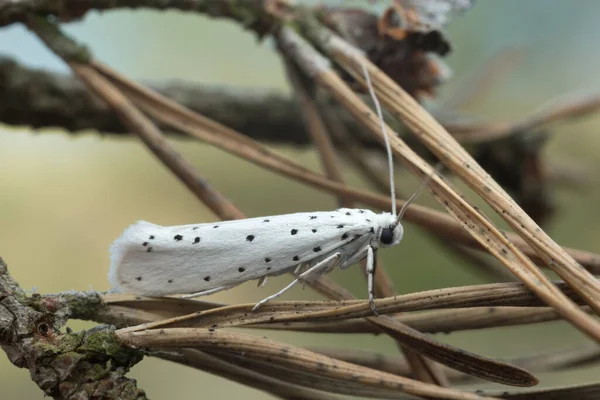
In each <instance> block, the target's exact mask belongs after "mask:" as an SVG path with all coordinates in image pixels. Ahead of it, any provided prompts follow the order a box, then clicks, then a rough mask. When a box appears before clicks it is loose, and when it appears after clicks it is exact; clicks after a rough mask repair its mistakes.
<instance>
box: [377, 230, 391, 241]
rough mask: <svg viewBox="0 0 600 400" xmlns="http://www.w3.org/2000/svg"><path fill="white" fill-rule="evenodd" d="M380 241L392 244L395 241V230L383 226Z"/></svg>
mask: <svg viewBox="0 0 600 400" xmlns="http://www.w3.org/2000/svg"><path fill="white" fill-rule="evenodd" d="M379 241H380V242H381V243H383V244H392V243H393V242H394V230H393V229H392V228H383V230H382V231H381V237H380V238H379Z"/></svg>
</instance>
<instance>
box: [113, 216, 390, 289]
mask: <svg viewBox="0 0 600 400" xmlns="http://www.w3.org/2000/svg"><path fill="white" fill-rule="evenodd" d="M391 223H393V217H392V216H391V214H385V213H384V214H375V213H373V212H372V211H369V210H359V209H339V210H336V211H328V212H313V213H295V214H287V215H276V216H269V217H260V218H250V219H244V220H235V221H227V222H216V223H209V224H206V223H205V224H194V225H181V226H171V227H163V226H159V225H154V224H151V223H148V222H145V221H140V222H138V223H136V224H134V225H132V226H131V227H129V228H128V229H127V230H126V231H125V232H124V233H123V235H122V236H121V237H120V238H118V239H117V240H116V241H115V242H114V243H113V245H112V246H111V270H110V274H109V277H110V281H111V284H112V286H113V287H114V288H116V289H120V290H124V291H132V292H134V293H137V294H140V295H148V296H161V295H169V294H186V293H198V292H203V293H202V294H208V293H206V292H205V291H210V292H211V293H212V292H214V291H216V290H220V289H223V288H229V287H232V286H236V285H238V284H241V283H243V282H246V281H248V280H254V279H261V278H263V277H266V276H272V275H279V274H282V273H284V272H291V271H293V269H295V268H296V267H297V266H298V265H300V264H308V265H309V267H310V266H314V265H316V264H317V263H318V262H319V261H321V260H323V259H325V258H326V257H328V256H330V255H332V254H334V253H336V252H337V253H339V254H340V257H339V260H338V262H337V264H336V265H339V266H340V267H341V268H346V267H348V266H350V265H351V264H353V263H355V262H356V261H358V260H360V259H361V258H364V257H365V256H366V246H373V247H375V248H376V247H377V243H378V235H379V234H380V232H381V231H382V229H385V228H388V227H389V225H390V224H391ZM361 253H364V254H361ZM328 271H329V269H327V270H325V271H323V272H322V273H324V272H328Z"/></svg>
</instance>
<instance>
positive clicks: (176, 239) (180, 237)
mask: <svg viewBox="0 0 600 400" xmlns="http://www.w3.org/2000/svg"><path fill="white" fill-rule="evenodd" d="M173 239H175V241H176V242H179V241H180V240H183V236H181V235H175V236H173Z"/></svg>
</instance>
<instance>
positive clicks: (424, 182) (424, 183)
mask: <svg viewBox="0 0 600 400" xmlns="http://www.w3.org/2000/svg"><path fill="white" fill-rule="evenodd" d="M443 167H444V164H442V163H441V162H438V163H437V165H436V166H435V168H433V171H432V172H431V174H429V175H427V177H426V178H425V179H423V180H422V181H421V184H420V185H419V187H418V188H417V191H416V192H414V193H413V195H412V196H410V197H409V199H408V200H406V203H404V205H403V206H402V208H401V209H400V212H399V213H398V218H397V219H396V223H400V220H401V219H402V217H403V216H404V213H405V212H406V209H407V208H408V206H409V205H410V203H412V202H413V201H415V200H416V199H417V197H419V194H421V191H422V190H423V188H424V187H425V186H427V184H428V183H429V181H430V180H431V178H433V176H434V175H437V174H439V173H440V171H441V170H442V168H443Z"/></svg>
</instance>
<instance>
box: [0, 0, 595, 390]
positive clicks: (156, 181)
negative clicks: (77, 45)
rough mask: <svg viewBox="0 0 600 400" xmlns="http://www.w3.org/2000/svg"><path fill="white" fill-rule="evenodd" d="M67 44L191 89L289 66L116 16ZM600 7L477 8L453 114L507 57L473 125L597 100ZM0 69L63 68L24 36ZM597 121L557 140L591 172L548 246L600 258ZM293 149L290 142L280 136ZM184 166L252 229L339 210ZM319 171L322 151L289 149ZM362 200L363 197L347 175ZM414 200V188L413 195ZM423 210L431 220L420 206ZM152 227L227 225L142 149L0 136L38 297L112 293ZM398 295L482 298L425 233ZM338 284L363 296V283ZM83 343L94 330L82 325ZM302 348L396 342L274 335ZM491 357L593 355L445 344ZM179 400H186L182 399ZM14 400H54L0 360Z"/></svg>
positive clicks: (18, 30)
mask: <svg viewBox="0 0 600 400" xmlns="http://www.w3.org/2000/svg"><path fill="white" fill-rule="evenodd" d="M66 30H67V31H68V32H69V33H71V34H72V35H74V36H75V37H76V38H78V39H79V40H80V41H81V42H83V43H86V44H88V45H89V47H90V48H91V49H92V51H93V52H94V54H95V55H96V56H97V58H98V59H99V60H102V61H104V62H106V63H108V64H109V65H111V66H112V67H114V68H116V69H117V70H119V71H120V72H123V73H124V74H126V75H128V76H130V77H132V78H135V79H140V80H157V81H160V80H184V81H190V82H201V83H207V84H224V85H232V86H236V87H239V88H261V89H272V90H275V91H280V92H288V91H289V89H288V86H287V84H286V82H285V77H284V74H283V70H282V67H281V64H280V62H279V60H278V58H277V56H276V54H275V52H274V51H273V46H272V44H271V43H270V42H268V41H267V42H263V43H259V42H258V41H257V40H256V38H255V37H254V36H253V35H252V34H251V33H249V32H245V31H243V30H242V29H241V28H240V27H239V26H237V25H235V24H234V23H231V22H228V21H224V20H210V19H207V18H204V17H202V16H198V15H191V14H183V13H179V12H153V11H114V12H107V13H101V14H100V13H95V12H94V13H89V14H88V15H87V16H86V18H85V19H84V20H83V21H81V22H77V23H73V24H69V25H68V26H67V28H66ZM599 33H600V2H598V1H595V0H587V1H584V0H580V1H578V2H565V1H561V0H529V1H527V2H523V1H518V0H504V1H502V2H499V1H490V0H487V1H484V0H481V1H478V2H477V3H476V5H475V7H474V8H473V9H472V10H471V11H469V12H468V13H467V14H465V15H464V16H461V17H458V18H457V19H455V20H454V23H453V24H451V25H450V27H449V37H450V39H451V41H452V43H453V45H454V52H453V53H452V54H451V55H450V56H449V57H448V58H447V62H448V64H449V65H450V67H451V68H452V69H453V71H454V75H455V78H454V79H452V80H451V81H450V82H448V83H447V84H446V85H445V86H444V87H443V88H442V89H441V98H444V96H449V95H450V94H451V93H454V92H453V91H454V90H456V89H457V88H459V87H460V84H461V78H464V77H467V76H468V74H469V73H470V72H471V71H474V70H475V69H476V68H477V66H478V65H481V63H483V61H484V60H485V59H486V58H488V57H491V56H493V55H494V54H497V53H498V52H500V51H503V50H506V49H517V48H518V49H520V50H521V51H522V52H523V54H524V57H523V58H522V60H521V61H520V62H519V64H518V65H517V66H516V68H515V69H514V70H512V71H511V72H510V73H509V74H508V75H507V76H506V77H504V78H503V79H501V80H500V81H499V82H498V83H497V84H496V86H495V87H494V88H493V90H492V91H491V93H490V95H489V96H488V97H487V98H486V99H484V101H479V102H477V104H476V105H473V106H472V107H470V108H469V109H467V110H465V111H466V112H469V113H472V114H473V115H478V116H481V117H489V118H493V119H504V118H516V117H518V116H522V115H525V114H527V113H529V112H531V111H533V110H534V109H536V108H538V107H539V106H541V105H543V104H545V103H546V102H547V101H548V100H549V99H551V98H554V97H555V96H558V95H560V94H563V93H565V92H572V91H574V90H581V91H582V93H590V92H594V91H598V90H600V79H599V76H598V71H600V51H599V50H598V46H597V38H598V35H599ZM0 54H3V55H9V56H12V57H14V58H15V59H18V60H19V61H20V62H22V63H24V64H26V65H30V66H35V67H43V68H47V69H49V70H55V71H65V72H66V68H65V66H64V65H63V64H62V63H61V62H60V61H59V60H58V59H57V58H56V57H55V56H54V55H52V54H51V53H49V52H48V51H47V50H46V48H45V47H43V45H41V44H40V42H39V41H38V40H37V39H36V38H35V37H34V36H33V35H32V34H31V33H29V32H27V31H26V30H25V29H24V28H23V27H21V26H11V27H8V28H2V29H0ZM599 128H600V116H599V117H590V118H585V119H582V120H577V121H573V122H568V123H562V124H560V125H558V126H556V127H555V128H554V129H553V132H554V133H553V136H552V138H551V140H550V141H549V143H548V145H547V147H546V150H545V155H546V157H548V158H549V159H553V160H557V161H560V162H562V163H571V164H572V165H575V166H584V167H586V168H587V171H588V178H589V179H590V181H591V185H590V187H588V188H587V189H586V190H585V191H573V190H572V189H566V188H556V194H557V205H558V207H559V211H558V214H557V217H556V219H555V220H554V222H553V223H552V225H551V226H550V228H549V232H550V234H551V235H552V237H554V238H555V239H556V240H557V241H558V242H559V243H561V244H564V245H567V246H572V247H579V248H583V249H587V250H591V251H596V252H600V230H599V229H598V227H597V222H598V221H599V220H598V217H597V215H598V205H599V204H600V184H599V182H600V179H598V178H597V177H598V175H599V173H600V163H599V162H598V161H599V153H600V134H599V133H598V129H599ZM282 134H285V132H282ZM175 144H176V146H177V148H178V149H179V150H180V151H181V152H182V153H183V154H184V156H185V157H186V158H187V159H188V160H190V161H192V162H193V163H194V165H196V166H197V168H198V170H199V171H200V172H201V173H202V174H203V175H204V176H205V177H206V178H207V179H208V180H209V181H210V182H211V183H212V184H214V185H215V186H216V187H217V188H219V189H220V190H221V191H222V192H223V193H225V194H226V195H227V196H228V197H229V198H230V199H232V200H233V201H234V202H235V203H236V204H237V205H238V206H239V207H240V208H241V209H242V210H243V211H244V212H245V213H246V214H247V215H249V216H260V215H272V214H280V213H287V212H297V211H309V210H321V209H324V210H326V209H332V208H334V207H335V206H336V204H335V200H334V199H333V198H332V197H330V196H326V195H322V194H320V193H317V192H315V191H314V190H312V189H308V188H306V187H304V186H301V185H300V184H297V183H294V182H290V181H287V180H285V179H283V178H281V177H278V176H275V175H274V174H272V173H269V172H266V171H263V170H261V169H259V168H257V167H254V166H252V165H249V164H248V163H246V162H244V161H242V160H238V159H236V158H233V157H231V156H229V155H227V154H225V153H223V152H221V151H218V150H215V149H213V148H210V147H208V146H206V145H203V144H201V143H194V142H191V141H185V142H184V141H179V142H176V143H175ZM279 150H280V151H282V152H284V153H286V154H288V155H290V156H293V157H295V158H296V159H298V160H300V161H301V162H302V163H304V164H306V165H308V166H312V167H314V168H318V164H317V157H316V156H315V153H314V151H313V150H312V149H294V148H280V149H279ZM349 180H350V182H351V183H353V184H360V182H359V181H358V180H357V178H356V177H353V176H352V175H351V174H349ZM406 182H408V183H407V185H406V186H405V187H406V189H407V190H412V189H414V187H415V186H416V181H414V180H407V181H406ZM422 201H423V202H429V204H432V202H431V199H428V198H427V196H423V199H422ZM139 219H146V220H150V221H152V222H155V223H158V224H164V225H177V224H185V223H193V222H209V221H213V220H215V217H214V216H213V215H211V213H210V212H209V211H208V210H207V209H206V208H205V207H204V206H202V205H201V204H199V202H198V201H197V200H196V199H195V198H194V197H193V196H192V195H191V194H190V193H189V192H188V191H187V190H186V189H185V187H184V186H183V185H182V184H180V183H179V182H178V181H177V180H176V179H174V177H173V176H172V175H171V173H170V172H168V171H167V170H166V169H164V168H163V167H162V166H161V165H160V164H159V163H158V162H157V160H156V159H154V157H153V156H152V155H151V154H150V153H149V152H148V151H146V150H145V149H144V148H143V147H142V146H141V145H140V143H138V142H137V141H136V140H135V139H133V138H132V139H114V138H107V137H104V138H103V137H101V136H100V135H99V134H98V133H97V132H89V133H88V134H85V135H79V136H77V138H72V137H70V136H69V135H67V134H65V133H63V132H60V131H46V130H45V131H43V132H33V131H31V130H29V129H24V128H22V129H21V128H15V127H8V126H0V256H2V257H3V258H4V260H5V261H6V262H7V263H8V265H9V268H10V271H11V273H12V274H13V276H14V277H15V278H16V279H17V280H18V281H19V282H20V284H21V285H22V286H23V287H24V288H27V289H34V288H35V289H36V290H38V291H40V292H43V293H47V292H58V291H63V290H69V289H77V290H86V289H88V288H93V289H95V290H107V289H108V282H107V278H106V275H107V271H108V266H109V260H108V246H109V245H110V243H111V242H112V241H113V240H114V239H115V238H116V237H117V236H118V235H119V234H120V233H121V232H122V230H123V229H124V228H125V227H127V226H128V225H129V224H131V223H132V222H134V221H136V220H139ZM381 254H382V256H383V262H384V263H385V265H386V266H387V267H388V270H389V272H390V273H391V274H392V276H393V279H394V282H395V285H396V288H397V289H398V290H399V291H400V292H401V293H407V292H411V291H417V290H425V289H432V288H439V287H445V286H452V285H464V284H474V283H481V282H483V281H482V278H481V276H480V275H478V274H476V273H474V272H473V270H471V269H469V268H465V267H463V266H461V265H460V264H459V263H457V262H456V260H455V259H453V258H452V257H451V256H450V255H448V254H447V253H445V252H444V251H442V250H440V249H438V248H436V247H435V245H434V244H433V243H432V242H431V241H430V240H428V239H427V238H426V237H425V236H424V235H423V234H422V233H421V232H420V230H419V229H416V228H415V227H413V226H410V225H409V226H408V227H406V239H405V240H404V242H403V244H402V245H400V246H397V247H396V248H395V249H390V250H387V251H384V252H381ZM333 277H334V278H335V279H336V280H338V281H339V282H341V283H342V284H343V285H345V286H347V287H349V288H351V289H352V290H353V291H354V292H355V293H357V294H358V295H361V296H364V292H365V290H366V288H365V284H364V281H363V278H362V277H361V276H360V272H359V269H358V268H353V269H350V270H346V271H344V272H337V271H336V272H334V273H333ZM288 280H289V278H288V277H281V278H278V279H272V280H270V281H269V283H268V284H267V286H266V287H265V288H262V289H257V288H256V287H255V283H254V282H252V283H249V284H245V285H242V286H241V287H238V288H236V289H235V290H231V291H228V292H225V293H221V294H219V295H216V296H213V299H215V300H219V301H227V302H249V301H256V300H259V299H261V298H263V297H264V296H265V295H266V294H270V293H272V292H273V291H274V290H275V289H276V288H279V287H281V285H283V284H284V283H285V282H288ZM285 298H287V299H300V298H318V296H317V295H316V294H314V293H313V292H311V291H310V290H305V291H302V290H301V289H298V290H293V291H291V292H290V293H288V294H287V295H286V296H285ZM71 326H72V327H73V328H75V329H81V328H83V327H86V326H89V325H86V324H84V323H77V322H75V323H72V324H71ZM268 335H270V336H271V337H275V338H278V339H282V340H288V341H290V342H291V343H294V344H297V345H321V346H324V345H327V346H339V347H358V346H360V348H365V349H373V350H378V351H381V352H386V353H391V354H393V353H395V352H396V351H397V350H396V346H395V344H394V343H393V342H392V341H391V340H389V339H387V338H385V337H371V336H367V335H355V336H346V337H339V336H335V335H330V336H326V335H313V334H272V333H268ZM437 338H438V339H439V340H442V341H445V342H448V343H451V344H454V345H457V346H461V347H463V348H465V349H468V350H470V351H474V352H479V353H482V354H485V355H488V356H492V357H495V356H497V357H500V356H501V357H510V356H524V355H527V354H532V353H537V352H543V351H546V350H549V349H553V348H561V347H567V346H574V345H577V344H583V343H585V342H586V341H587V339H586V338H584V337H583V335H581V334H580V333H578V332H577V331H575V330H574V329H573V328H571V327H570V326H568V325H566V324H564V323H561V322H555V323H546V324H539V325H534V326H528V327H516V328H500V329H493V330H489V331H476V332H463V333H457V334H449V335H443V336H438V337H437ZM599 373H600V369H599V368H590V367H585V368H579V369H577V370H574V371H573V372H572V373H569V374H540V378H541V380H542V384H544V385H555V384H562V383H567V382H573V383H575V382H590V381H593V380H594V379H597V377H598V376H599ZM131 375H132V376H134V377H135V378H137V379H138V381H139V385H140V387H142V388H144V389H145V390H146V391H147V393H148V395H149V396H150V397H152V398H155V399H165V398H172V396H173V393H176V396H177V398H178V399H182V400H183V399H197V398H200V397H202V398H212V397H213V396H223V398H228V397H231V398H233V397H234V396H243V398H245V399H262V398H266V397H268V396H267V395H265V394H263V393H261V392H258V391H255V390H252V389H248V388H246V387H243V386H241V385H238V384H235V383H231V382H228V381H225V380H223V379H220V378H217V377H214V376H211V375H208V374H204V373H201V372H198V371H194V370H191V369H186V368H183V367H180V366H177V365H174V364H170V363H168V362H165V361H157V360H152V359H146V360H144V361H143V362H142V363H140V364H139V365H137V366H136V367H134V369H133V371H132V373H131ZM173 390H175V392H173ZM0 391H1V393H2V394H1V397H2V398H3V399H42V398H43V395H42V393H41V391H40V390H39V389H37V387H35V386H34V384H32V383H31V381H30V380H29V376H28V372H27V371H26V370H22V369H17V368H15V367H13V366H12V365H11V364H10V363H9V362H8V360H7V359H6V357H5V356H4V355H3V354H2V355H0Z"/></svg>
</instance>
